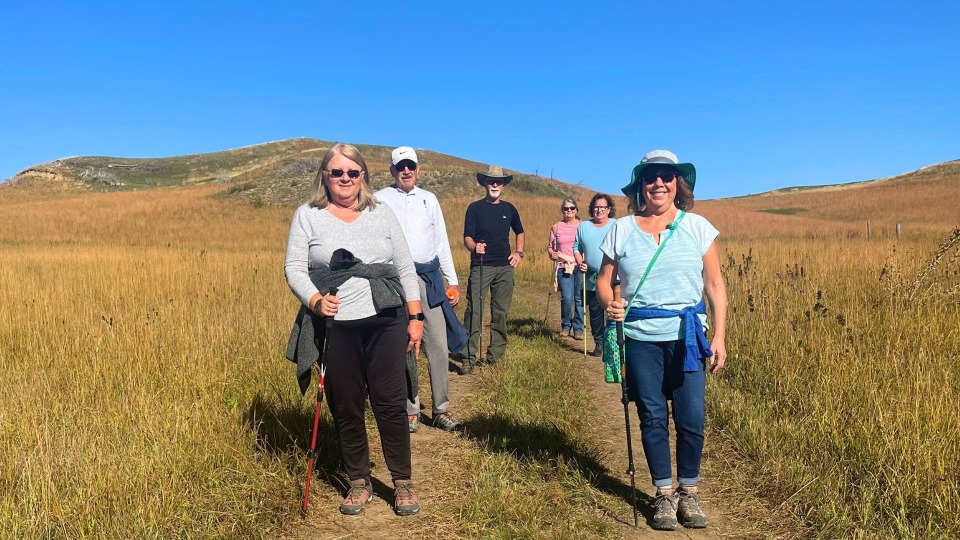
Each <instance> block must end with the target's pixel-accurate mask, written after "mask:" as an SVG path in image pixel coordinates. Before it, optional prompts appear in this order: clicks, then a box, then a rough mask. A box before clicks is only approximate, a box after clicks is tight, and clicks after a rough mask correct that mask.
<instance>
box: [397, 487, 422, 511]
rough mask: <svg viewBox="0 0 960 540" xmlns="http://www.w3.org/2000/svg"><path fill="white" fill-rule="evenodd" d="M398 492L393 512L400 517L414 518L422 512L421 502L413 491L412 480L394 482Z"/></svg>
mask: <svg viewBox="0 0 960 540" xmlns="http://www.w3.org/2000/svg"><path fill="white" fill-rule="evenodd" d="M394 485H395V486H396V490H395V491H394V495H395V497H396V498H395V499H394V501H393V510H394V511H395V512H396V513H397V515H398V516H412V515H414V514H416V513H418V512H420V500H419V499H417V494H416V493H414V491H413V481H412V480H397V481H396V482H394Z"/></svg>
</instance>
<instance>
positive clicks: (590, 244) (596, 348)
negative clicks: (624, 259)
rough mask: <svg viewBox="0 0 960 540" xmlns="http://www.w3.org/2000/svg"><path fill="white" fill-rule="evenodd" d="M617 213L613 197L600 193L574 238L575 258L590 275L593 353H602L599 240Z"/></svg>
mask: <svg viewBox="0 0 960 540" xmlns="http://www.w3.org/2000/svg"><path fill="white" fill-rule="evenodd" d="M616 215H617V211H616V209H615V208H614V205H613V197H611V196H609V195H606V194H604V193H597V194H596V195H594V196H593V198H591V199H590V221H584V222H583V223H581V224H580V226H579V227H578V228H577V236H576V238H575V239H574V240H573V257H574V259H576V261H577V264H578V265H580V271H581V272H583V273H584V274H585V275H586V277H587V284H586V286H587V307H588V308H589V313H590V333H591V334H592V335H593V352H592V353H590V356H603V307H601V306H600V302H599V301H598V300H597V275H598V274H599V273H600V264H601V263H602V262H603V252H602V251H600V243H601V242H603V238H604V237H605V236H607V232H608V231H610V227H612V226H613V221H612V219H613V218H614V217H616Z"/></svg>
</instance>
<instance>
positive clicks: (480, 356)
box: [477, 240, 486, 364]
mask: <svg viewBox="0 0 960 540" xmlns="http://www.w3.org/2000/svg"><path fill="white" fill-rule="evenodd" d="M481 242H482V240H481ZM484 251H486V246H484ZM482 361H483V253H481V254H480V348H479V349H478V350H477V364H480V363H481V362H482Z"/></svg>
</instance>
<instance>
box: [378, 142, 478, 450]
mask: <svg viewBox="0 0 960 540" xmlns="http://www.w3.org/2000/svg"><path fill="white" fill-rule="evenodd" d="M390 174H391V175H393V181H394V182H393V185H392V186H390V187H386V188H384V189H381V190H380V191H378V192H377V193H376V198H377V199H378V200H379V201H381V202H383V203H384V204H386V205H387V206H389V207H390V209H391V210H393V213H394V214H396V216H397V220H398V221H399V222H400V227H401V228H402V229H403V234H404V236H405V237H406V239H407V245H408V246H409V247H410V254H411V255H412V256H413V262H414V264H416V267H417V275H418V276H419V277H420V298H424V299H426V301H425V302H424V303H423V315H424V317H425V319H424V325H423V343H424V350H425V352H426V354H427V367H428V369H429V372H430V390H431V394H432V395H433V416H432V420H431V422H432V424H433V426H435V427H438V428H440V429H442V430H444V431H455V430H457V429H460V428H461V427H463V423H462V422H460V421H459V420H457V419H456V418H454V417H453V415H452V414H450V411H449V406H450V398H449V392H448V386H449V372H448V367H449V360H448V359H449V355H451V354H456V353H458V352H459V351H460V349H461V348H463V345H464V344H465V343H466V341H467V332H466V329H464V327H463V325H462V324H460V320H459V319H458V318H457V315H456V313H455V312H454V311H453V307H452V306H455V305H456V304H457V303H458V302H459V301H460V285H459V281H458V280H457V272H456V270H455V269H454V267H453V255H452V254H451V253H450V241H449V240H448V238H447V227H446V225H445V224H444V221H443V211H442V210H441V209H440V203H439V202H438V201H437V196H436V195H434V194H433V193H432V192H430V191H427V190H425V189H422V188H420V187H419V186H417V179H418V177H419V174H420V160H419V159H418V158H417V152H416V150H414V149H413V148H411V147H409V146H401V147H399V148H396V149H394V151H393V152H391V153H390ZM444 278H446V280H447V283H448V285H449V287H448V289H447V290H446V291H444V287H443V280H444ZM415 379H416V377H411V381H413V380H415ZM409 390H410V391H409V393H408V394H407V420H408V422H409V424H410V432H411V433H413V432H416V431H417V430H418V429H419V427H420V418H421V417H420V389H419V388H417V387H415V386H414V385H413V384H411V385H410V389H409Z"/></svg>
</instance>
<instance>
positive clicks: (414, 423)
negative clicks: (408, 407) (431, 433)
mask: <svg viewBox="0 0 960 540" xmlns="http://www.w3.org/2000/svg"><path fill="white" fill-rule="evenodd" d="M407 425H408V426H409V427H410V433H416V432H417V430H418V429H420V415H419V414H408V415H407Z"/></svg>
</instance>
